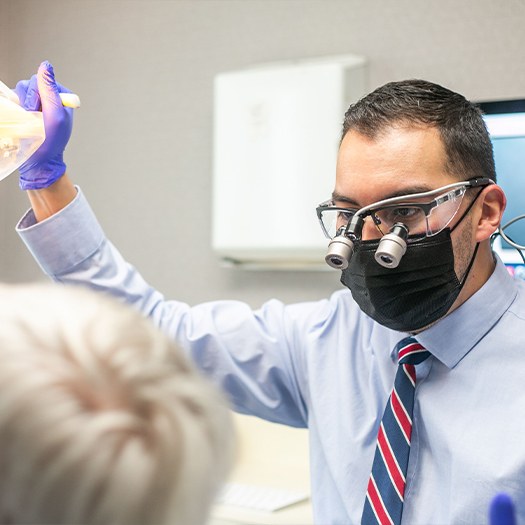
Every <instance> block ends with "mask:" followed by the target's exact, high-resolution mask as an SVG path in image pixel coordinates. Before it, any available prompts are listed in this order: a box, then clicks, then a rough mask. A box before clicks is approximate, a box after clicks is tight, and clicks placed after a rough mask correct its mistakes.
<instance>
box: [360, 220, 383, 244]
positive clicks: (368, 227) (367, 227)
mask: <svg viewBox="0 0 525 525" xmlns="http://www.w3.org/2000/svg"><path fill="white" fill-rule="evenodd" d="M380 237H382V234H381V232H380V231H379V230H378V228H377V226H376V225H375V224H374V221H373V219H372V217H366V218H365V221H364V224H363V231H362V232H361V239H362V240H363V241H373V240H375V239H379V238H380Z"/></svg>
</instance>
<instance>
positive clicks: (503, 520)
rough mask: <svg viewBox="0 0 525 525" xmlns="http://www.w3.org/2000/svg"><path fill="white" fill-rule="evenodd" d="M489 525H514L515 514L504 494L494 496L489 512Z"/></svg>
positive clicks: (509, 499)
mask: <svg viewBox="0 0 525 525" xmlns="http://www.w3.org/2000/svg"><path fill="white" fill-rule="evenodd" d="M489 523H490V525H516V514H515V510H514V503H513V502H512V499H511V498H510V497H509V496H508V495H507V494H505V493H503V492H502V493H501V494H497V495H496V496H494V498H493V499H492V501H491V503H490V510H489Z"/></svg>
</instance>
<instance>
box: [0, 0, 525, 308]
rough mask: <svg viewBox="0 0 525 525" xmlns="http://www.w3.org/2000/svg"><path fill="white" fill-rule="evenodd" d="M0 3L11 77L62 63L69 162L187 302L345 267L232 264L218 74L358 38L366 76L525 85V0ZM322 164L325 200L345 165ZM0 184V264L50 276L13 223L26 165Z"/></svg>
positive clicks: (289, 293)
mask: <svg viewBox="0 0 525 525" xmlns="http://www.w3.org/2000/svg"><path fill="white" fill-rule="evenodd" d="M0 15H4V16H0V20H1V22H0V24H2V26H1V28H2V29H3V30H2V31H1V35H2V36H1V37H0V38H2V39H3V41H4V42H2V43H5V41H7V43H8V46H9V47H8V49H9V54H7V53H6V51H5V49H6V48H5V47H4V46H3V45H2V46H1V49H2V50H1V51H0V59H2V64H3V65H5V62H6V58H7V66H8V68H7V69H5V68H4V67H2V75H4V74H5V72H7V73H6V74H5V76H6V78H5V79H3V80H4V81H5V82H9V83H11V84H14V83H15V82H16V81H17V80H18V79H20V78H27V77H29V76H30V75H31V74H32V73H33V72H34V71H35V70H36V68H37V66H38V64H39V62H40V61H41V60H43V59H49V60H51V61H52V62H53V63H54V65H55V70H56V73H57V77H58V79H59V81H60V82H62V83H63V84H65V85H67V86H68V87H70V88H72V89H73V90H75V91H76V92H77V93H78V94H79V95H80V96H81V98H82V103H83V105H82V108H81V109H80V110H78V111H77V112H76V121H75V129H74V135H73V137H72V139H71V142H70V145H69V146H68V149H67V151H66V161H67V163H68V169H69V173H70V175H71V176H72V177H73V178H74V180H75V181H76V182H78V183H79V184H80V185H81V186H82V188H83V190H84V191H85V193H86V194H87V195H88V197H89V199H90V202H91V204H92V206H93V207H94V209H95V211H96V213H97V215H98V217H99V219H100V221H101V223H102V224H103V226H104V228H105V229H106V231H107V233H108V235H109V236H110V238H111V239H112V240H113V241H114V242H115V244H116V245H117V246H119V247H120V249H121V250H122V252H123V253H124V255H125V256H126V257H127V258H128V259H129V260H130V261H131V262H132V263H133V264H134V265H136V266H137V267H139V268H140V269H141V271H142V273H143V274H144V275H145V277H146V278H147V279H148V280H149V281H150V282H152V283H153V284H154V285H155V286H157V287H159V288H160V289H162V290H163V291H164V292H165V294H166V295H167V296H169V297H177V298H180V299H182V300H185V301H188V302H190V303H196V302H200V301H205V300H210V299H215V298H222V297H235V298H239V299H243V300H246V301H248V302H249V303H250V304H252V305H254V306H256V305H259V304H260V303H261V302H262V301H263V300H264V299H266V298H268V297H271V296H276V297H278V298H280V299H282V300H284V301H296V300H310V299H317V298H321V297H325V296H326V295H327V294H329V293H330V292H331V291H332V290H335V289H337V288H338V287H339V286H340V285H339V282H338V275H337V273H336V272H334V273H332V272H317V273H315V272H262V273H257V274H254V273H251V272H243V271H238V270H233V269H226V268H222V267H220V265H219V264H218V262H217V259H216V257H215V256H214V254H213V253H212V252H211V249H210V244H211V243H210V233H209V227H210V203H211V194H210V187H211V155H212V110H213V108H212V80H213V76H214V75H215V74H216V73H218V72H220V71H226V70H231V69H237V68H242V67H245V66H249V65H252V64H254V63H259V62H267V61H273V60H279V59H286V58H303V57H313V56H323V55H330V54H339V53H356V54H362V55H364V56H366V57H367V58H368V59H369V61H370V79H369V81H370V88H373V87H376V86H377V85H380V84H382V83H384V82H386V81H390V80H396V79H402V78H406V77H423V78H427V79H429V80H433V81H437V82H439V83H442V84H444V85H446V86H448V87H451V88H452V89H456V90H458V91H460V92H463V93H464V94H465V95H467V96H468V97H470V98H474V99H476V98H477V99H485V98H497V97H517V96H525V68H524V67H523V65H522V63H523V61H522V58H523V49H524V48H525V33H524V32H523V26H524V22H525V3H524V2H523V1H521V0H508V1H507V2H504V3H503V2H494V1H493V0H471V1H466V0H463V1H457V0H427V1H426V2H420V1H418V0H399V1H397V2H387V1H382V0H370V1H367V2H362V1H358V0H250V1H246V0H190V1H185V0H175V1H169V0H163V1H152V0H143V1H142V0H129V1H122V0H112V1H111V2H106V1H104V0H101V1H100V0H77V1H74V2H71V1H69V0H45V1H40V0H33V1H31V0H3V2H2V3H1V4H0ZM6 15H7V16H6ZM320 176H324V177H325V178H326V191H325V193H324V194H322V195H319V201H321V200H323V199H324V198H326V197H327V196H328V195H329V194H330V192H331V190H332V185H333V179H334V174H333V173H328V172H327V173H324V174H320ZM0 191H1V193H0V199H1V202H0V206H1V209H2V212H0V213H2V215H1V216H0V217H1V219H2V223H3V228H7V230H6V231H4V229H2V230H0V235H1V236H2V237H1V238H0V243H1V246H2V247H3V249H2V252H3V259H0V263H1V264H2V266H1V268H0V270H1V271H0V279H2V280H6V281H21V280H34V279H41V278H42V277H41V274H40V271H39V269H38V268H37V267H36V265H35V263H34V262H33V261H32V259H31V257H30V256H29V254H28V253H27V252H26V251H25V248H24V247H23V246H22V243H21V242H20V241H19V239H18V237H17V236H16V234H15V233H14V231H13V227H14V225H15V223H16V221H17V220H18V218H19V216H20V215H21V213H22V212H23V211H24V210H25V208H26V200H25V197H24V195H22V193H21V192H20V191H19V190H18V187H17V181H16V178H15V177H9V178H8V179H7V180H6V181H4V182H3V183H2V185H1V188H0ZM247 198H251V196H247ZM291 198H293V197H292V196H291ZM260 204H261V205H262V206H263V207H264V203H260ZM312 213H313V210H312Z"/></svg>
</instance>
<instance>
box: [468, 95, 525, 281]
mask: <svg viewBox="0 0 525 525" xmlns="http://www.w3.org/2000/svg"><path fill="white" fill-rule="evenodd" d="M478 105H479V106H480V108H481V110H482V111H483V113H484V120H485V122H486V124H487V128H488V131H489V133H490V137H491V140H492V145H493V148H494V160H495V163H496V177H497V182H498V184H499V185H500V186H501V187H502V188H503V190H504V191H505V194H506V195H507V208H506V210H505V213H504V214H503V221H502V224H503V225H505V224H507V223H508V222H509V221H511V220H512V219H514V218H515V217H517V216H519V215H525V99H518V100H496V101H490V102H479V103H478ZM505 234H506V235H508V237H509V238H510V239H512V240H513V241H514V242H516V243H518V244H521V245H525V219H523V220H519V221H517V222H515V223H514V224H512V225H510V226H509V227H508V228H506V229H505ZM493 247H494V251H495V252H496V253H497V254H498V255H499V256H500V257H501V259H502V260H503V262H504V263H505V265H506V266H507V269H508V270H509V272H510V273H511V274H513V275H515V276H516V277H519V278H521V279H525V264H524V263H523V259H522V258H521V256H520V254H519V253H518V252H517V251H516V249H515V248H513V247H512V246H511V245H509V244H508V243H507V242H505V240H503V239H501V237H498V238H497V239H496V241H495V242H494V246H493Z"/></svg>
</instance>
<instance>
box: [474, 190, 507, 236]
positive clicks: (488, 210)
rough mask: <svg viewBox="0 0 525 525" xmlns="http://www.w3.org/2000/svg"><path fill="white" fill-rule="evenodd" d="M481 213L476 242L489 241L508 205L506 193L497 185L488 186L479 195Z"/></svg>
mask: <svg viewBox="0 0 525 525" xmlns="http://www.w3.org/2000/svg"><path fill="white" fill-rule="evenodd" d="M478 199H479V200H480V201H481V202H480V204H481V207H480V208H478V209H481V213H480V215H479V219H478V223H477V226H476V241H477V242H481V241H484V240H486V239H489V238H490V236H491V235H492V234H493V233H494V232H495V231H496V230H497V229H498V226H499V225H500V222H501V217H502V216H503V212H504V211H505V206H506V205H507V198H506V197H505V193H504V191H503V190H502V189H501V188H500V187H499V186H498V185H497V184H491V185H489V186H487V187H486V188H485V189H484V190H483V191H482V192H481V194H480V195H479V197H478Z"/></svg>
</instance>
